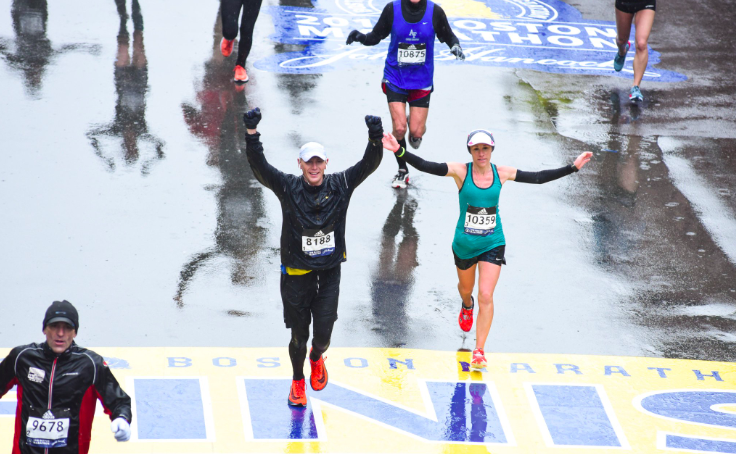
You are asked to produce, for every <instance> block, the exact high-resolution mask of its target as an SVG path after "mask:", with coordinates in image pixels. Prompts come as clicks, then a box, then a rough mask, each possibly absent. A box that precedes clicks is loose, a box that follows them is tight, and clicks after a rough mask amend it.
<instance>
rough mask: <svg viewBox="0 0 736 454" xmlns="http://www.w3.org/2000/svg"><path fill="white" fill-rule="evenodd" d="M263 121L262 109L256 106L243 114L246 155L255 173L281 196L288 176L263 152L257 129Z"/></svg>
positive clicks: (262, 182)
mask: <svg viewBox="0 0 736 454" xmlns="http://www.w3.org/2000/svg"><path fill="white" fill-rule="evenodd" d="M260 121H261V109H259V108H258V107H256V108H255V109H252V110H249V111H248V112H246V113H245V114H244V115H243V122H244V123H245V128H246V129H245V155H246V156H247V158H248V163H249V164H250V168H251V169H253V175H255V177H256V179H257V180H258V181H259V182H260V183H261V184H262V185H263V186H265V187H267V188H268V189H270V190H272V191H273V192H275V193H276V195H277V196H280V195H281V194H282V193H283V187H284V185H283V182H284V180H285V179H286V176H285V175H284V173H283V172H281V171H280V170H278V169H277V168H275V167H274V166H272V165H271V164H269V163H268V161H267V160H266V156H265V155H264V154H263V144H261V135H260V134H259V133H258V131H257V130H256V127H257V126H258V123H259V122H260Z"/></svg>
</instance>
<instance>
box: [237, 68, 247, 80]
mask: <svg viewBox="0 0 736 454" xmlns="http://www.w3.org/2000/svg"><path fill="white" fill-rule="evenodd" d="M235 82H242V83H245V82H248V73H247V72H245V68H243V67H242V66H240V65H235Z"/></svg>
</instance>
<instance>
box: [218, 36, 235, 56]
mask: <svg viewBox="0 0 736 454" xmlns="http://www.w3.org/2000/svg"><path fill="white" fill-rule="evenodd" d="M234 43H235V40H234V39H225V38H222V41H220V52H222V55H223V56H224V57H229V56H230V54H232V53H233V44H234Z"/></svg>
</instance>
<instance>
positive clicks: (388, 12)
mask: <svg viewBox="0 0 736 454" xmlns="http://www.w3.org/2000/svg"><path fill="white" fill-rule="evenodd" d="M393 26H394V4H393V3H391V2H388V3H387V4H386V6H384V7H383V11H381V17H379V18H378V22H376V25H375V26H374V27H373V31H371V32H369V33H368V34H363V33H361V32H359V31H358V30H353V31H351V32H350V34H349V35H348V39H347V40H346V41H345V44H348V45H350V44H352V43H354V42H355V41H358V42H359V43H361V44H363V45H364V46H375V45H376V44H378V43H380V42H381V40H383V39H384V38H386V37H387V36H388V35H389V34H391V28H392V27H393Z"/></svg>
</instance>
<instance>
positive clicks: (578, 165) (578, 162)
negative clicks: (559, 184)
mask: <svg viewBox="0 0 736 454" xmlns="http://www.w3.org/2000/svg"><path fill="white" fill-rule="evenodd" d="M592 156H593V153H591V152H590V151H586V152H584V153H582V154H581V155H580V156H578V157H577V159H575V162H574V163H572V164H570V165H566V166H564V167H560V168H559V169H549V170H540V171H539V172H525V171H523V170H518V169H516V168H514V167H508V166H498V175H499V177H500V178H501V182H502V183H503V182H505V181H506V180H511V181H516V182H519V183H531V184H543V183H549V182H550V181H554V180H557V179H558V178H562V177H564V176H567V175H570V174H571V173H575V172H577V171H578V170H580V169H582V168H583V166H584V165H585V164H587V163H588V161H590V158H591V157H592Z"/></svg>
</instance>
